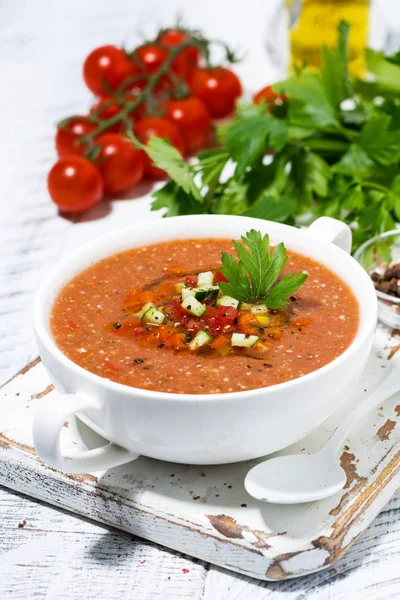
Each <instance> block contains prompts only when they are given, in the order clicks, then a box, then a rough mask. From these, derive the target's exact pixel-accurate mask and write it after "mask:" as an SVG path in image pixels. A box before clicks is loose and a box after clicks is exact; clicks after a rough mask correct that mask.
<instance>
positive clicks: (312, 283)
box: [51, 239, 359, 394]
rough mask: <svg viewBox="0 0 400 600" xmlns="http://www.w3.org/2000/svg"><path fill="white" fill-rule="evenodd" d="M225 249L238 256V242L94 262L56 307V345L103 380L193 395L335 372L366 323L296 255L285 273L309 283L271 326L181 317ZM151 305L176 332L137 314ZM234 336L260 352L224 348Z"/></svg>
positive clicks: (334, 282)
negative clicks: (206, 339) (192, 291)
mask: <svg viewBox="0 0 400 600" xmlns="http://www.w3.org/2000/svg"><path fill="white" fill-rule="evenodd" d="M221 251H224V252H227V253H230V254H233V253H234V248H233V246H232V242H231V240H227V239H190V240H178V241H172V242H165V243H159V244H154V245H149V246H146V247H142V248H134V249H131V250H128V251H125V252H121V253H119V254H115V255H114V256H110V257H109V258H106V259H104V260H102V261H100V262H98V263H96V264H93V265H92V266H90V267H89V268H87V269H86V270H85V271H83V272H82V273H80V274H79V275H77V276H76V277H74V278H73V279H72V280H71V281H70V282H69V283H67V284H66V285H65V286H64V288H63V289H62V290H61V292H60V294H59V296H58V297H57V299H56V301H55V303H54V306H53V309H52V314H51V330H52V334H53V337H54V339H55V342H56V344H57V345H58V347H59V348H60V349H61V351H62V352H63V353H64V354H65V355H66V356H67V357H68V358H70V359H71V360H72V361H73V362H75V363H77V364H78V365H80V366H81V367H83V368H84V369H86V370H88V371H90V372H92V373H95V374H96V375H99V376H101V377H105V378H108V379H111V380H113V381H116V382H118V383H122V384H125V385H129V386H134V387H137V388H144V389H149V390H157V391H161V392H173V393H187V394H211V393H222V392H239V391H243V390H249V389H254V388H261V387H266V386H270V385H273V384H277V383H281V382H284V381H288V380H290V379H294V378H296V377H301V376H303V375H306V374H307V373H310V372H311V371H315V370H316V369H318V368H320V367H322V366H323V365H326V364H327V363H329V362H330V361H332V360H333V359H334V358H336V357H337V356H339V355H340V354H342V352H343V351H344V350H345V349H346V348H347V347H348V346H349V344H350V343H351V341H352V340H353V338H354V336H355V333H356V331H357V328H358V324H359V309H358V303H357V301H356V299H355V297H354V296H353V294H352V292H351V290H350V289H349V287H348V286H347V285H346V284H345V283H344V282H343V281H341V279H339V278H338V277H337V276H336V275H335V274H334V273H332V272H331V271H330V270H329V269H327V268H326V267H324V266H323V265H321V264H319V263H317V262H315V261H313V260H311V259H309V258H306V257H304V256H301V255H299V254H296V253H294V252H291V251H288V261H287V264H286V265H285V267H284V270H283V274H285V273H288V272H291V273H294V272H297V271H299V270H302V271H304V272H306V273H308V279H307V280H306V282H305V283H304V285H303V286H302V287H301V288H300V289H299V290H298V291H297V292H296V293H295V294H294V295H293V296H291V297H290V299H289V304H288V306H287V307H285V308H282V309H279V310H269V311H268V317H267V318H265V315H264V320H262V317H260V318H259V320H255V319H254V316H250V317H249V313H247V316H245V315H244V313H243V312H242V311H241V310H239V311H236V310H235V309H234V308H231V307H229V308H225V307H224V308H215V307H214V306H211V305H210V306H208V307H207V311H206V315H204V316H203V317H201V318H200V317H196V316H190V315H185V314H183V315H182V314H181V312H180V310H179V306H178V300H177V298H178V297H179V295H180V292H178V291H177V290H178V289H180V288H181V287H182V285H183V284H185V285H191V281H192V280H195V279H196V277H197V275H198V274H199V273H201V272H204V271H213V272H216V273H218V272H219V271H218V268H219V267H220V265H221ZM149 300H150V301H152V302H154V304H156V305H157V307H158V308H160V307H161V310H162V311H163V312H164V313H165V314H166V321H165V322H166V323H167V324H168V325H166V324H163V325H161V326H157V325H155V324H144V323H143V320H140V316H139V317H138V312H137V311H138V310H139V308H140V305H141V304H144V303H145V302H147V301H149ZM177 306H178V310H177V309H176V307H177ZM183 313H184V311H183ZM139 315H140V313H139ZM206 317H207V319H206ZM244 323H245V325H243V324H244ZM243 326H244V327H245V329H243V328H242V329H241V327H243ZM200 328H201V329H203V330H206V331H207V333H208V334H209V335H210V339H212V340H213V341H212V342H211V344H207V345H206V346H203V347H200V348H196V349H195V350H190V349H189V348H188V346H187V345H186V343H187V341H188V340H190V339H192V338H193V337H194V336H195V334H196V331H198V330H199V329H200ZM238 328H239V329H238ZM246 328H247V329H246ZM182 331H183V332H184V333H182ZM233 331H245V332H246V336H245V337H249V334H252V335H254V339H256V337H257V339H258V342H257V343H255V345H253V346H252V347H232V346H231V345H230V344H224V342H223V339H224V338H225V337H226V335H227V332H233ZM177 332H178V334H179V335H177ZM179 336H180V337H179ZM217 339H218V340H219V341H218V342H216V340H217ZM182 340H183V341H184V342H185V341H186V343H183V342H182ZM213 344H214V345H215V346H217V345H218V344H219V346H218V348H214V347H213ZM221 344H222V346H221Z"/></svg>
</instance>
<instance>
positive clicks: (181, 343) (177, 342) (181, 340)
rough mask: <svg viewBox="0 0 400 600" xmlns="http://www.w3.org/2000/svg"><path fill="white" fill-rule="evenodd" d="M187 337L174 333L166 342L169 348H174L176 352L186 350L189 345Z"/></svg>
mask: <svg viewBox="0 0 400 600" xmlns="http://www.w3.org/2000/svg"><path fill="white" fill-rule="evenodd" d="M185 339H186V336H185V334H184V333H174V335H171V336H170V337H169V338H168V339H167V340H166V342H165V345H166V347H167V348H173V349H174V350H186V349H187V345H186V343H185Z"/></svg>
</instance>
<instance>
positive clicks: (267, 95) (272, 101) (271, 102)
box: [253, 85, 288, 113]
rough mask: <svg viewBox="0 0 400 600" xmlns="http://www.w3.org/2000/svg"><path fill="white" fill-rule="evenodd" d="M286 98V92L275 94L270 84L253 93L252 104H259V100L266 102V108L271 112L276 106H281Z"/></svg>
mask: <svg viewBox="0 0 400 600" xmlns="http://www.w3.org/2000/svg"><path fill="white" fill-rule="evenodd" d="M287 99H288V97H287V96H286V94H277V93H276V92H275V91H274V90H273V89H272V86H271V85H267V86H265V87H263V88H262V89H261V90H260V91H259V92H257V93H256V94H254V96H253V102H254V104H261V102H266V103H267V104H268V110H269V112H270V113H273V112H274V110H275V107H276V106H282V105H283V104H284V103H285V101H286V100H287Z"/></svg>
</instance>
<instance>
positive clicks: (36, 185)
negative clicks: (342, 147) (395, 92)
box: [0, 0, 400, 600]
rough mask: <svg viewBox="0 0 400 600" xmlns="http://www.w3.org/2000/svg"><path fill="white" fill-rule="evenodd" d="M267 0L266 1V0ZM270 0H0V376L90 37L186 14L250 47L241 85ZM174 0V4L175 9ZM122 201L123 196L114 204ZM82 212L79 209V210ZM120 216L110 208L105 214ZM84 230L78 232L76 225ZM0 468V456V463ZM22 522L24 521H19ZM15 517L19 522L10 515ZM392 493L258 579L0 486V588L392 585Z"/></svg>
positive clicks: (294, 596) (55, 250)
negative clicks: (279, 573) (313, 569)
mask: <svg viewBox="0 0 400 600" xmlns="http://www.w3.org/2000/svg"><path fill="white" fill-rule="evenodd" d="M267 4H268V6H267ZM272 4H273V2H272V0H270V2H269V3H266V2H265V1H264V0H251V5H252V6H251V10H249V4H248V3H244V2H243V3H239V2H231V1H229V0H220V1H219V2H218V3H217V2H215V1H212V0H203V2H201V3H199V2H195V1H194V0H186V1H185V2H183V0H181V1H180V2H179V1H175V0H173V1H171V0H169V1H168V2H164V3H160V2H158V1H157V0H146V2H141V1H140V0H114V2H107V1H106V0H96V2H95V1H94V0H57V2H54V1H53V2H51V0H40V1H37V2H32V1H30V2H29V1H28V0H2V1H1V2H0V73H1V82H2V86H1V89H2V99H3V100H2V105H1V106H2V110H1V133H2V140H1V143H0V176H1V177H0V185H1V203H2V204H1V219H0V227H1V235H0V299H1V302H0V314H1V322H0V377H1V381H5V380H6V379H7V378H8V377H9V376H11V375H12V374H13V373H14V372H15V371H17V370H18V369H19V368H20V367H22V366H23V365H24V364H26V363H27V362H28V361H29V360H30V359H31V358H33V357H34V356H35V355H36V349H35V344H34V341H33V335H32V329H31V304H32V297H33V293H34V291H35V289H36V287H37V285H38V284H39V282H40V280H41V278H42V277H43V274H44V273H45V272H46V271H47V270H48V268H49V267H50V266H51V265H52V264H53V263H54V262H55V261H56V260H57V258H58V257H59V256H60V254H61V252H62V249H63V245H64V244H65V243H67V242H66V240H67V238H68V235H69V233H70V232H71V228H72V227H75V228H77V227H83V228H84V226H82V225H77V224H76V223H73V222H72V221H71V220H67V219H63V218H61V217H60V216H58V215H57V212H56V210H55V209H54V208H53V206H52V205H51V203H50V202H49V198H48V195H47V192H46V187H45V176H46V172H47V171H48V169H49V166H50V165H51V164H52V162H53V161H54V158H55V155H54V150H53V136H54V122H56V121H57V120H58V119H60V118H62V117H64V116H66V115H69V114H73V113H79V112H82V111H86V110H87V108H88V106H89V103H90V97H89V95H88V93H87V91H86V90H85V87H84V85H83V83H82V81H81V73H80V71H81V64H82V60H83V58H84V56H85V55H86V54H87V53H88V51H90V50H91V49H92V48H93V47H95V46H96V45H101V44H104V43H119V42H121V41H123V40H129V39H132V37H133V39H134V36H135V32H136V31H137V29H138V28H140V27H141V26H143V27H144V28H148V27H149V26H150V24H154V23H155V22H156V23H157V24H161V25H168V24H170V23H171V22H172V21H173V20H174V18H175V17H176V15H177V14H178V13H179V12H181V13H183V15H184V17H185V19H186V21H187V22H188V23H189V24H190V25H192V26H196V27H197V26H200V27H204V28H205V29H206V30H207V32H208V33H209V35H210V36H219V37H224V38H225V39H227V40H229V41H230V42H233V43H236V44H237V45H238V46H240V47H241V48H246V49H248V54H247V59H246V60H245V61H244V63H243V64H242V65H241V66H240V67H239V71H240V74H241V75H242V77H243V80H244V82H245V84H246V85H247V87H248V88H250V89H251V88H256V87H257V85H260V86H261V85H262V84H263V83H264V82H265V81H266V80H267V77H268V76H271V74H272V71H271V67H270V66H269V65H268V61H267V58H266V56H265V51H264V37H265V31H266V24H267V19H268V14H269V11H270V9H271V5H272ZM183 9H184V10H183ZM127 202H130V203H131V204H133V203H134V200H130V201H126V200H125V201H121V202H120V203H119V204H118V203H115V204H113V205H111V206H106V205H105V206H104V210H101V211H97V213H96V214H95V215H91V216H90V218H93V217H96V220H94V221H92V223H90V226H91V227H92V229H91V230H90V231H94V232H95V230H96V227H97V225H96V223H98V227H99V229H100V228H101V227H102V226H104V223H105V222H107V220H108V221H109V222H110V223H112V222H113V221H112V218H113V217H115V215H117V216H118V210H120V212H121V211H122V210H123V211H124V215H125V216H124V218H126V215H127V214H129V207H130V204H126V203H127ZM121 207H123V208H121ZM85 220H87V218H86V217H85V218H84V219H81V221H85ZM115 222H117V219H115ZM86 235H87V234H86ZM0 469H1V465H0ZM24 522H25V524H24ZM20 525H23V526H20ZM399 573H400V497H397V498H395V499H393V500H392V502H391V503H390V504H389V505H388V507H387V509H386V510H385V511H384V512H383V513H381V515H380V516H379V517H378V518H377V519H376V521H375V522H374V523H373V525H372V526H371V527H370V528H369V529H368V530H367V531H366V532H365V534H364V535H363V536H362V537H361V538H360V539H359V540H358V541H357V542H356V543H355V544H354V546H353V547H352V548H351V549H350V550H349V552H348V553H347V554H346V555H345V556H344V558H343V559H342V560H341V561H340V562H338V563H337V564H336V565H335V566H334V567H332V568H330V569H328V570H326V571H323V572H320V573H317V574H315V575H312V576H309V577H306V578H301V579H297V580H291V581H287V582H282V583H272V584H271V583H262V582H259V581H256V580H251V579H249V578H246V577H243V576H239V575H234V574H232V573H228V572H226V571H223V570H222V569H219V568H217V567H214V566H210V565H208V564H204V563H201V562H199V561H196V560H194V559H190V558H186V557H184V556H182V555H180V554H177V553H175V552H172V551H170V550H168V549H165V548H161V547H159V546H156V545H155V544H152V543H150V542H146V541H143V540H140V539H138V538H133V537H132V536H130V535H125V534H123V533H121V532H119V531H114V530H110V529H108V528H106V527H102V526H101V525H99V524H98V523H92V522H90V521H88V520H84V519H82V518H79V517H77V516H75V515H71V514H68V513H66V512H65V511H63V510H61V509H60V510H57V509H55V508H54V507H49V506H47V505H45V504H42V503H40V502H37V501H34V500H31V499H30V498H27V497H24V496H22V495H19V494H16V493H12V492H10V491H8V490H7V489H5V488H0V597H1V598H2V600H4V599H8V598H13V599H16V600H18V599H21V600H26V599H31V598H32V599H33V598H35V599H36V598H46V599H53V598H58V597H59V596H60V595H61V594H62V596H63V597H64V598H67V599H68V600H70V599H75V598H76V599H78V598H79V599H91V598H93V599H96V600H99V599H103V598H104V599H107V600H114V598H115V599H117V598H118V599H121V600H122V599H124V598H135V600H153V599H154V600H155V599H162V600H175V599H176V600H178V599H189V598H190V599H193V600H228V599H229V600H247V599H250V598H251V599H252V600H264V599H267V598H268V599H270V600H278V599H279V600H280V599H285V600H300V599H303V598H307V599H310V600H314V599H315V600H316V599H318V600H339V599H342V598H343V599H347V598H348V599H351V600H368V599H371V600H383V599H385V598H391V599H394V598H398V597H400V575H399Z"/></svg>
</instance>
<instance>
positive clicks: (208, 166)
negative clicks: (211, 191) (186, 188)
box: [194, 148, 230, 188]
mask: <svg viewBox="0 0 400 600" xmlns="http://www.w3.org/2000/svg"><path fill="white" fill-rule="evenodd" d="M229 158H230V156H229V153H228V152H227V151H226V150H224V149H223V148H213V149H212V150H205V151H204V152H200V154H199V163H198V164H197V165H194V169H195V171H197V172H198V173H201V183H202V186H203V187H204V186H207V187H208V188H214V186H215V185H216V184H217V183H218V181H219V178H220V177H221V173H222V171H223V170H224V167H225V165H226V163H227V162H228V160H229Z"/></svg>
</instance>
